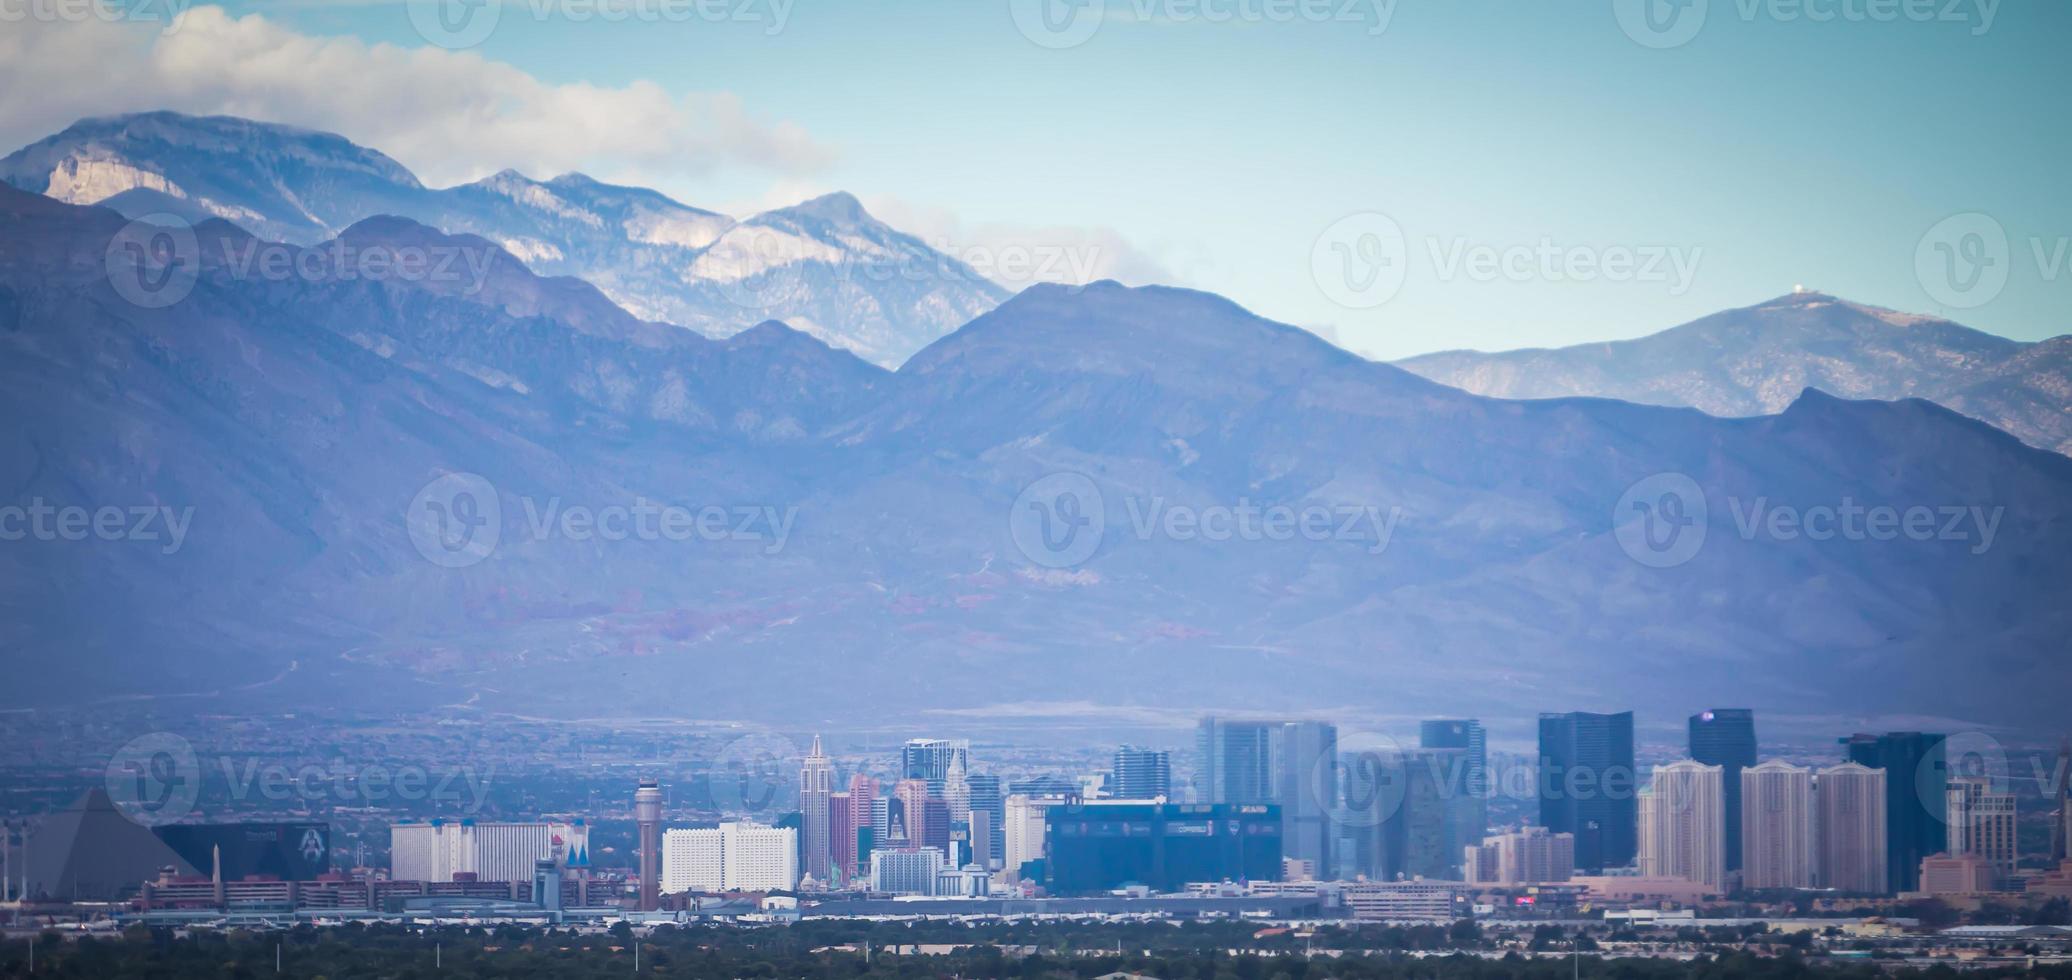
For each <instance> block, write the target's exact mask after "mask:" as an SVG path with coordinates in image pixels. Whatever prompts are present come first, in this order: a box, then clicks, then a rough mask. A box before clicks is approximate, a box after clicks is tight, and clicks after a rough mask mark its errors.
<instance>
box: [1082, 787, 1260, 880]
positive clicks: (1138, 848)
mask: <svg viewBox="0 0 2072 980" xmlns="http://www.w3.org/2000/svg"><path fill="white" fill-rule="evenodd" d="M1044 823H1045V826H1044V831H1043V833H1044V838H1045V840H1046V841H1047V842H1048V846H1049V858H1048V861H1047V866H1048V871H1049V879H1048V881H1047V882H1046V884H1047V886H1048V887H1049V889H1050V890H1051V891H1052V892H1053V893H1055V894H1059V895H1084V894H1092V893H1098V892H1104V891H1108V890H1110V889H1114V888H1119V887H1122V886H1124V885H1129V884H1138V885H1146V886H1149V887H1150V888H1153V889H1155V890H1158V891H1177V890H1178V889H1180V888H1181V887H1182V886H1184V885H1187V884H1189V883H1193V882H1218V881H1272V880H1274V879H1275V878H1277V877H1279V875H1280V873H1281V856H1282V855H1281V826H1282V824H1281V815H1280V813H1279V812H1278V810H1277V809H1276V808H1275V807H1273V806H1270V805H1261V804H1246V805H1229V804H1224V805H1204V804H1180V803H1142V802H1133V801H1124V800H1086V801H1084V802H1081V803H1061V804H1058V805H1056V806H1051V807H1046V808H1045V809H1044Z"/></svg>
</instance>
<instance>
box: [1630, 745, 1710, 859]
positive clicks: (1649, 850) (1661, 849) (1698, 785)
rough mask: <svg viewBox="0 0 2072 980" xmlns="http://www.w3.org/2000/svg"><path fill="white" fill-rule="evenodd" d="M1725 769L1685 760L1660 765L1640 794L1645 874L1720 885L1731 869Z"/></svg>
mask: <svg viewBox="0 0 2072 980" xmlns="http://www.w3.org/2000/svg"><path fill="white" fill-rule="evenodd" d="M1723 772H1724V770H1723V769H1722V767H1720V766H1708V765H1705V764H1704V763H1701V762H1695V761H1692V760H1690V759H1685V760H1684V761H1682V762H1673V763H1670V764H1669V765H1666V766H1656V767H1655V778H1654V781H1653V782H1652V783H1650V784H1649V786H1648V788H1647V789H1645V790H1643V791H1641V794H1640V873H1641V874H1643V875H1648V876H1651V877H1658V878H1682V879H1684V880H1686V881H1695V882H1698V883H1700V884H1704V885H1711V886H1713V887H1715V888H1717V887H1719V886H1720V884H1721V882H1722V880H1723V879H1724V878H1725V877H1726V868H1727V811H1726V804H1725V794H1724V793H1723V792H1722V789H1721V784H1720V780H1721V779H1722V773H1723Z"/></svg>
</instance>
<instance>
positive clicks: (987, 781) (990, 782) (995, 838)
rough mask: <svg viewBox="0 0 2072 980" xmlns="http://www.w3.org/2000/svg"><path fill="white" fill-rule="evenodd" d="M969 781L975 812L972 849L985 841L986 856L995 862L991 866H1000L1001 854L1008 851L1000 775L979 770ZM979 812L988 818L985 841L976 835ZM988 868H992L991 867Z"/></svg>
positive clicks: (972, 805)
mask: <svg viewBox="0 0 2072 980" xmlns="http://www.w3.org/2000/svg"><path fill="white" fill-rule="evenodd" d="M969 782H970V783H971V812H972V813H973V814H974V816H973V817H972V820H971V826H972V833H973V835H974V836H973V837H972V850H974V851H976V850H978V849H979V847H978V845H979V844H980V843H984V844H985V853H986V857H988V858H989V859H991V860H992V862H993V864H992V865H991V867H998V866H999V862H1000V856H1001V855H1002V854H1004V853H1006V851H1007V833H1006V826H1007V810H1006V803H1005V798H1004V797H1002V796H1001V795H1000V777H999V776H997V775H995V774H993V773H987V772H978V773H972V774H971V776H970V777H969ZM979 813H984V814H985V815H986V818H987V820H986V839H985V840H984V841H983V842H981V841H980V840H979V839H978V837H977V836H976V835H977V833H978V817H977V816H975V814H979ZM988 870H991V868H990V867H989V868H988Z"/></svg>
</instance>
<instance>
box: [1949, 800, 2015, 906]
mask: <svg viewBox="0 0 2072 980" xmlns="http://www.w3.org/2000/svg"><path fill="white" fill-rule="evenodd" d="M1946 799H1947V803H1948V809H1947V812H1946V813H1945V815H1944V827H1945V834H1946V836H1945V838H1944V840H1945V843H1944V846H1943V849H1944V850H1945V851H1946V852H1948V853H1949V854H1950V855H1951V856H1957V855H1964V854H1969V855H1972V856H1974V857H1978V858H1981V859H1983V860H1984V861H1985V862H1986V864H1987V865H1988V866H1989V867H1991V868H1992V871H1993V875H1994V877H1995V880H1996V881H2007V880H2008V879H2009V878H2012V877H2013V876H2014V867H2015V860H2016V858H2018V857H2019V856H2020V854H2021V848H2020V845H2019V844H2018V843H2017V841H2016V837H2015V803H2014V794H2013V793H2002V792H1996V791H1995V788H1994V786H1993V781H1992V780H1991V779H1990V778H1988V777H1985V776H1962V777H1959V778H1956V779H1952V780H1950V788H1949V790H1948V793H1947V797H1946Z"/></svg>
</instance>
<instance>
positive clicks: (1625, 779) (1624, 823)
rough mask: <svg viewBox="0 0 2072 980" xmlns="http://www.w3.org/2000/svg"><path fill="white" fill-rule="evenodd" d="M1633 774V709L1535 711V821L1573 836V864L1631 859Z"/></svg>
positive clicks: (1635, 827)
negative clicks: (1537, 752) (1537, 736)
mask: <svg viewBox="0 0 2072 980" xmlns="http://www.w3.org/2000/svg"><path fill="white" fill-rule="evenodd" d="M1636 789H1637V787H1636V785H1635V779H1634V773H1633V712H1631V711H1624V712H1620V713H1619V714H1615V715H1600V714H1591V713H1589V712H1586V711H1575V712H1570V713H1568V714H1543V715H1541V716H1540V766H1539V796H1540V822H1541V823H1542V824H1545V825H1546V827H1547V829H1548V830H1549V831H1552V832H1553V833H1557V834H1574V835H1575V836H1576V868H1577V870H1580V871H1602V870H1604V869H1605V868H1623V867H1626V866H1627V865H1630V864H1632V863H1633V856H1634V853H1635V852H1636V851H1637V850H1638V849H1639V848H1638V843H1637V838H1638V836H1639V833H1640V805H1639V801H1638V798H1637V797H1636V795H1635V792H1636Z"/></svg>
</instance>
